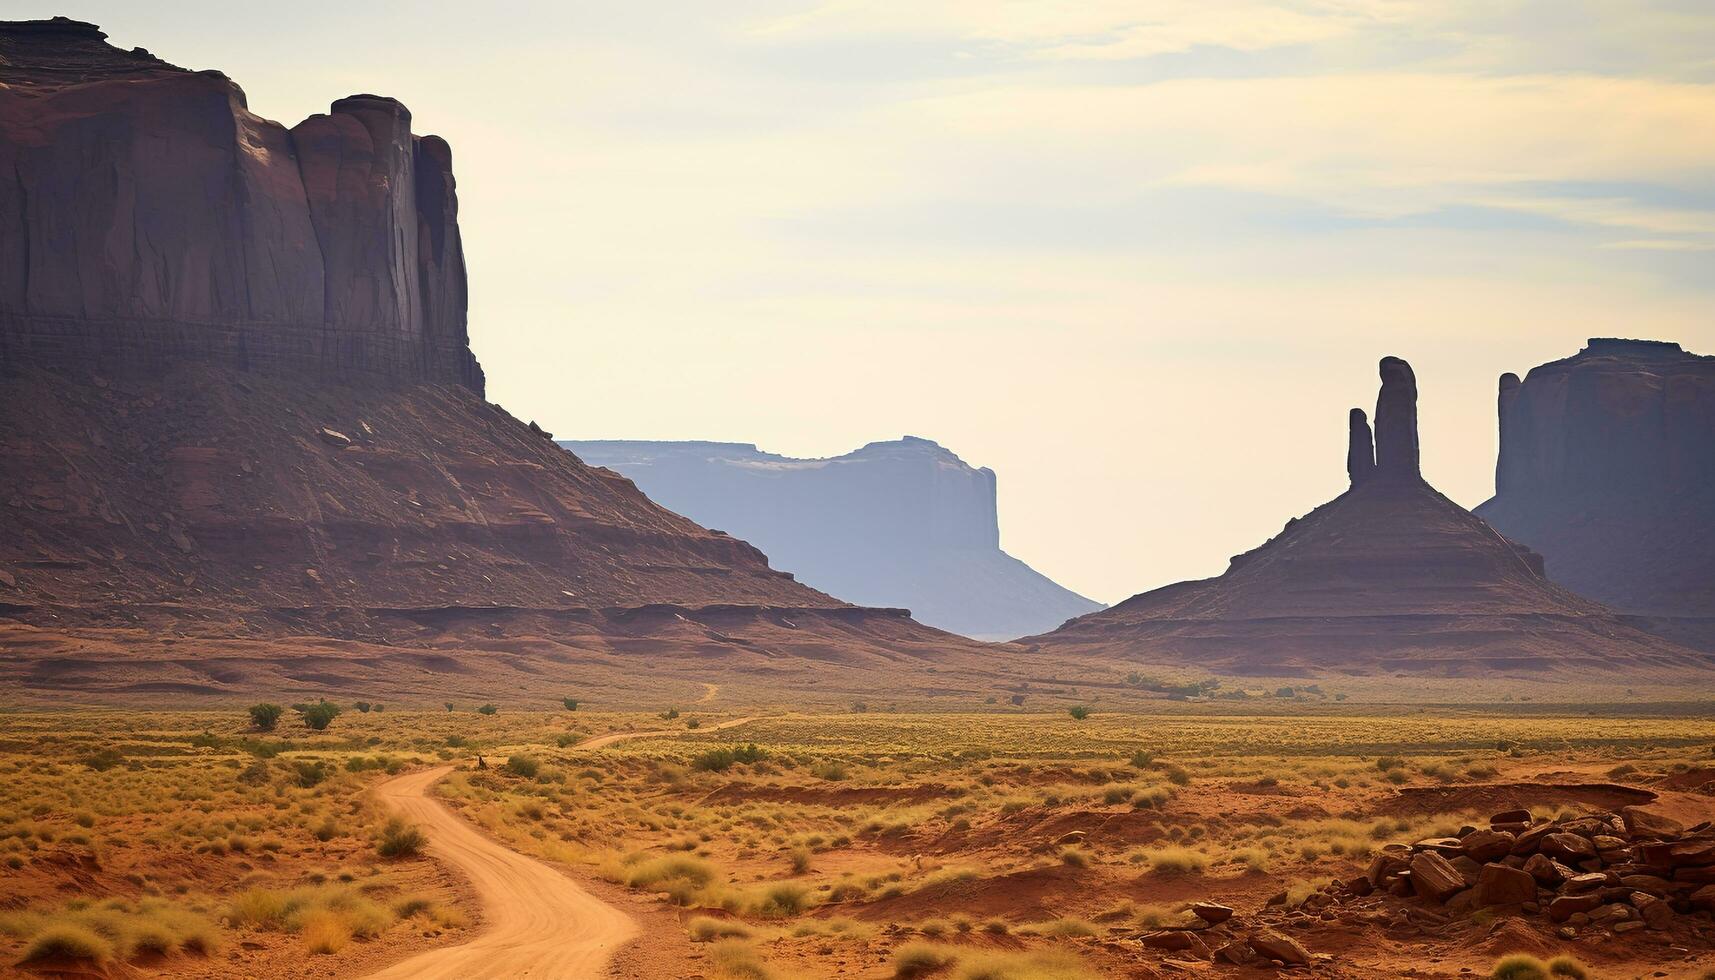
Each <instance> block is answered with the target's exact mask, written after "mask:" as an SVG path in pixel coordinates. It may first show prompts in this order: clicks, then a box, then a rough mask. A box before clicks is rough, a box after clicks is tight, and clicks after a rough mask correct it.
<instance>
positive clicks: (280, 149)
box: [0, 18, 483, 394]
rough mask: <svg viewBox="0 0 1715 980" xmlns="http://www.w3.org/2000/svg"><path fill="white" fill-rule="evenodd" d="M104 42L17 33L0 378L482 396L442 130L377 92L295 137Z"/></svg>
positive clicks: (9, 84)
mask: <svg viewBox="0 0 1715 980" xmlns="http://www.w3.org/2000/svg"><path fill="white" fill-rule="evenodd" d="M105 37H106V35H104V34H102V32H101V31H100V30H98V29H97V28H96V27H95V26H94V25H91V24H84V23H79V22H77V21H71V20H66V19H64V18H55V19H54V20H51V21H25V22H7V23H0V366H3V367H8V368H10V367H15V366H17V365H20V364H38V365H90V364H97V365H100V366H101V368H102V369H103V370H106V371H109V372H112V373H119V372H130V373H142V372H157V371H160V370H162V369H163V368H165V367H168V366H171V365H174V364H178V363H183V362H184V361H186V360H187V359H204V360H209V361H212V362H215V363H221V364H226V365H230V366H235V367H239V368H242V369H246V370H251V371H267V372H274V373H285V374H293V375H299V376H305V377H310V378H318V379H319V378H334V377H356V378H362V379H365V380H366V381H368V382H370V383H373V382H374V381H377V380H383V381H406V382H409V381H419V380H426V381H438V382H449V383H457V384H462V385H464V386H466V387H469V388H471V389H472V390H474V391H476V392H477V393H479V394H480V393H481V392H482V388H483V376H482V370H481V368H480V367H479V366H478V365H477V362H476V359H475V358H474V357H473V356H472V355H471V353H470V350H469V345H468V338H467V334H466V326H465V267H464V256H463V248H462V245H461V243H460V240H459V231H458V196H457V194H456V193H455V190H454V181H453V174H452V154H451V151H450V149H449V148H448V147H447V144H446V143H445V142H444V141H443V140H441V139H439V138H437V137H433V136H421V137H420V136H414V135H412V133H411V114H410V112H409V111H407V110H406V109H405V107H404V106H402V105H400V104H399V103H398V102H395V101H393V100H392V99H384V98H379V97H376V96H372V95H358V96H353V97H351V98H347V99H341V100H339V101H338V102H335V103H334V104H333V107H332V110H331V111H330V112H329V113H328V114H327V115H318V116H312V117H311V118H309V119H306V120H305V121H304V122H302V123H300V124H299V125H298V126H296V127H294V128H292V129H289V130H288V129H286V128H285V127H283V126H281V125H280V124H278V123H275V122H271V121H269V120H266V119H263V118H261V117H259V116H257V115H255V114H253V113H251V112H250V111H249V109H248V107H247V105H246V102H245V98H244V92H243V90H241V89H240V88H239V87H238V86H237V85H236V84H234V83H233V82H232V81H231V80H230V79H228V78H227V77H226V76H225V75H222V74H220V73H219V72H215V71H186V70H184V69H182V68H178V67H175V66H173V65H170V64H167V63H166V62H164V61H161V60H160V59H158V58H155V57H154V56H153V55H150V54H149V53H148V52H146V51H142V50H140V49H136V50H132V51H122V50H120V49H118V48H115V47H112V46H110V45H108V44H107V43H106V41H105V40H104V39H105Z"/></svg>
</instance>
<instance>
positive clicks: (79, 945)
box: [23, 923, 113, 963]
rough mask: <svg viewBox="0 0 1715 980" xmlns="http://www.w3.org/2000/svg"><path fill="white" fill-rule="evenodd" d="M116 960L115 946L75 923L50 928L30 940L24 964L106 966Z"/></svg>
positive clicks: (25, 950)
mask: <svg viewBox="0 0 1715 980" xmlns="http://www.w3.org/2000/svg"><path fill="white" fill-rule="evenodd" d="M112 958H113V944H112V943H109V942H108V941H107V940H105V939H103V938H101V936H99V935H97V934H96V932H95V931H94V930H92V929H89V928H87V927H85V926H81V925H76V924H73V923H64V924H61V925H52V926H48V927H47V928H46V929H43V930H42V931H41V932H38V933H36V934H35V936H34V937H32V938H31V939H30V944H29V945H28V946H26V947H25V949H24V959H23V962H24V963H34V962H38V961H40V960H52V959H68V960H94V961H95V962H98V963H99V962H103V961H106V960H110V959H112Z"/></svg>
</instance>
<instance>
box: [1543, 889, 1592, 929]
mask: <svg viewBox="0 0 1715 980" xmlns="http://www.w3.org/2000/svg"><path fill="white" fill-rule="evenodd" d="M1601 907H1602V896H1600V895H1598V894H1596V893H1595V892H1586V893H1584V894H1582V895H1562V896H1560V897H1559V898H1556V899H1555V900H1554V901H1552V902H1549V903H1548V917H1549V918H1550V919H1553V920H1554V921H1555V922H1565V921H1566V920H1568V919H1570V918H1572V917H1573V916H1574V915H1577V914H1579V913H1589V912H1593V911H1595V910H1596V909H1598V908H1601Z"/></svg>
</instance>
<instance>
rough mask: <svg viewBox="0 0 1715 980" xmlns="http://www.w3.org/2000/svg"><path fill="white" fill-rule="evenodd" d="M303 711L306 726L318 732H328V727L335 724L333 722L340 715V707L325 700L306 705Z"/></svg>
mask: <svg viewBox="0 0 1715 980" xmlns="http://www.w3.org/2000/svg"><path fill="white" fill-rule="evenodd" d="M301 710H302V712H303V716H304V724H306V725H308V726H309V727H310V728H311V729H312V730H314V731H318V732H322V731H327V727H328V726H329V725H331V724H333V720H334V719H335V718H338V717H339V713H340V707H339V705H337V704H334V703H333V702H332V701H328V700H325V699H324V700H321V701H317V702H316V703H315V704H306V705H304V707H303V708H302V709H301Z"/></svg>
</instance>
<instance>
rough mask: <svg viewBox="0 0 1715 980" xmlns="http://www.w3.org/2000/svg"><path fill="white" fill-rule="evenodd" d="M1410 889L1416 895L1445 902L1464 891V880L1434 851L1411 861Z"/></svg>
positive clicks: (1457, 871)
mask: <svg viewBox="0 0 1715 980" xmlns="http://www.w3.org/2000/svg"><path fill="white" fill-rule="evenodd" d="M1411 887H1412V889H1413V890H1414V891H1416V892H1417V894H1418V895H1420V896H1422V897H1424V898H1427V899H1430V900H1431V901H1435V902H1445V901H1447V900H1448V899H1449V898H1452V897H1453V896H1454V895H1456V894H1458V893H1459V892H1462V891H1464V890H1465V888H1466V887H1468V886H1467V885H1466V884H1465V878H1464V876H1463V875H1461V874H1459V870H1458V869H1457V868H1455V867H1453V865H1452V863H1451V862H1449V861H1448V860H1447V859H1446V858H1444V857H1442V856H1441V855H1440V854H1437V853H1436V852H1434V851H1423V852H1422V853H1420V854H1418V855H1417V856H1415V857H1413V858H1412V859H1411Z"/></svg>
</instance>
